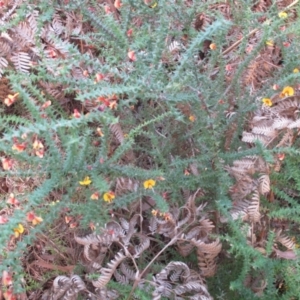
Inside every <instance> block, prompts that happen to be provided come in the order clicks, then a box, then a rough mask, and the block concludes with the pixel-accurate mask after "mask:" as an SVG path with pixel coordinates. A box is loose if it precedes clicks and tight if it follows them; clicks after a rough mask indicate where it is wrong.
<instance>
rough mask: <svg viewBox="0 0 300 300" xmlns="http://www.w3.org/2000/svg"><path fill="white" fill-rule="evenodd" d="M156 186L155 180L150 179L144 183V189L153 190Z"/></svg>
mask: <svg viewBox="0 0 300 300" xmlns="http://www.w3.org/2000/svg"><path fill="white" fill-rule="evenodd" d="M154 186H155V180H153V179H148V180H146V181H144V188H145V189H152V188H153V187H154Z"/></svg>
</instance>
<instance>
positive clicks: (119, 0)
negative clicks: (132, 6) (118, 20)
mask: <svg viewBox="0 0 300 300" xmlns="http://www.w3.org/2000/svg"><path fill="white" fill-rule="evenodd" d="M114 6H115V8H117V9H120V8H121V6H122V3H121V0H116V1H115V3H114Z"/></svg>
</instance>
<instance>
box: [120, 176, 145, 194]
mask: <svg viewBox="0 0 300 300" xmlns="http://www.w3.org/2000/svg"><path fill="white" fill-rule="evenodd" d="M139 186H140V183H139V181H138V180H134V179H131V178H125V177H118V178H117V183H116V189H115V193H116V194H117V195H122V194H124V193H127V192H136V191H137V190H138V188H139Z"/></svg>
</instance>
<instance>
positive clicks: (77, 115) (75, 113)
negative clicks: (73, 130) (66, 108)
mask: <svg viewBox="0 0 300 300" xmlns="http://www.w3.org/2000/svg"><path fill="white" fill-rule="evenodd" d="M73 117H74V118H76V119H79V118H80V117H81V114H80V112H79V111H78V109H76V108H75V109H74V113H73Z"/></svg>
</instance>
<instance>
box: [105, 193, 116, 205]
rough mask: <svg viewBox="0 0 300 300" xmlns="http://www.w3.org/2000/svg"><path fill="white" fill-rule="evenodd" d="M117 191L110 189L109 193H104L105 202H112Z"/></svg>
mask: <svg viewBox="0 0 300 300" xmlns="http://www.w3.org/2000/svg"><path fill="white" fill-rule="evenodd" d="M115 197H116V196H115V193H114V192H112V191H109V192H107V193H104V195H103V200H104V201H105V202H108V203H110V202H112V201H113V200H114V199H115Z"/></svg>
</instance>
